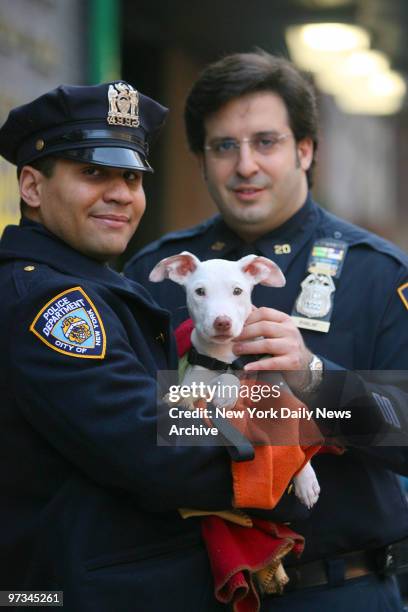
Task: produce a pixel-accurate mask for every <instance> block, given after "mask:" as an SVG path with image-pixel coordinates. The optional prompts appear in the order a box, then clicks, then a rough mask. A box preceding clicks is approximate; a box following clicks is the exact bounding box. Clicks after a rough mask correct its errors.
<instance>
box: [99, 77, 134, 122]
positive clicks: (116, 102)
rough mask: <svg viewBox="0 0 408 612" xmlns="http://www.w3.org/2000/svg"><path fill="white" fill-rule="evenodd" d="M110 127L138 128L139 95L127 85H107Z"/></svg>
mask: <svg viewBox="0 0 408 612" xmlns="http://www.w3.org/2000/svg"><path fill="white" fill-rule="evenodd" d="M108 100H109V113H108V116H107V120H108V123H109V124H110V125H127V126H129V127H138V126H139V123H140V122H139V94H138V92H137V91H136V90H135V89H133V87H132V86H131V85H128V84H127V83H115V84H114V85H109V90H108Z"/></svg>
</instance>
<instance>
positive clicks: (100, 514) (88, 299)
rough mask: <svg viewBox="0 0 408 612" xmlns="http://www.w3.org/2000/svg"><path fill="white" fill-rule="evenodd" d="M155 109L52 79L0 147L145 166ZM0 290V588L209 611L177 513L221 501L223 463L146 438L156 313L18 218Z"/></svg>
mask: <svg viewBox="0 0 408 612" xmlns="http://www.w3.org/2000/svg"><path fill="white" fill-rule="evenodd" d="M164 114H165V109H164V108H163V107H161V106H160V105H159V104H157V103H156V102H154V101H153V100H150V99H149V98H147V97H145V96H142V94H138V93H137V92H136V91H135V90H134V89H133V88H132V87H131V86H130V85H128V84H126V83H123V82H115V83H110V84H103V85H98V86H94V87H70V86H68V87H67V86H61V87H59V88H57V89H56V90H53V91H52V92H49V93H48V94H45V95H44V96H41V97H40V98H38V99H37V100H35V101H34V102H32V103H29V104H27V105H25V106H23V107H20V108H18V109H15V110H14V111H12V113H11V114H10V117H9V119H8V121H7V122H6V124H5V125H4V126H3V128H2V129H1V130H0V152H1V153H2V154H3V155H4V156H5V157H6V158H7V159H9V161H11V162H13V163H16V164H17V165H18V166H23V165H25V164H27V163H29V162H34V161H36V160H37V159H39V158H40V157H42V156H45V155H48V154H50V153H52V154H53V155H56V156H57V157H64V158H65V157H66V158H68V159H74V160H75V159H77V160H80V161H86V162H90V163H92V164H101V165H107V166H112V167H119V168H131V169H135V170H140V171H149V170H150V166H149V165H148V161H147V147H148V139H149V138H150V137H151V135H152V134H153V133H154V132H155V131H156V130H157V129H158V128H159V126H160V124H161V123H162V121H163V118H164ZM0 286H1V288H2V290H1V302H0V355H1V357H0V359H1V367H0V389H1V398H2V402H1V409H0V438H1V442H0V449H1V451H0V456H1V461H0V487H1V491H2V503H1V504H0V525H1V532H0V533H1V535H0V567H1V571H0V590H2V591H4V590H7V591H23V590H34V591H37V592H38V591H44V590H45V591H59V590H63V591H64V610H66V611H67V612H112V610H120V612H134V611H135V610H143V611H147V610H157V611H158V610H163V609H171V610H177V611H181V610H186V611H190V610H191V606H192V605H194V609H196V610H202V611H203V612H204V611H207V610H214V611H216V610H218V609H219V606H218V604H217V603H216V602H215V600H214V597H213V592H212V581H211V576H210V570H209V564H208V560H207V555H206V552H205V550H204V546H203V544H202V541H201V536H200V525H199V522H197V521H196V520H195V519H191V520H187V521H183V520H182V519H181V518H180V516H179V514H178V512H177V508H178V507H180V506H186V507H196V508H220V507H228V505H229V504H230V499H231V495H232V485H231V476H230V465H229V459H228V455H227V453H226V452H225V451H224V449H222V448H218V449H214V448H188V447H184V448H183V447H170V446H159V445H158V444H157V440H156V422H157V418H156V417H157V405H158V402H157V396H156V394H157V383H156V375H157V372H158V370H167V369H170V368H175V369H176V368H177V357H176V353H175V348H174V346H173V340H172V334H171V330H170V326H169V317H168V313H167V312H166V311H164V310H163V309H162V308H160V307H158V306H157V305H155V304H154V303H153V302H152V300H151V298H150V296H149V295H148V293H147V291H146V290H144V289H143V288H142V287H141V286H140V285H138V284H137V283H134V282H132V281H130V280H128V279H126V278H124V277H122V276H121V275H119V274H118V273H116V272H114V271H113V270H112V269H110V268H109V267H108V266H107V265H105V264H104V263H100V262H98V261H96V260H94V259H91V258H89V257H87V256H85V255H84V254H82V253H80V252H78V251H76V250H74V249H72V248H71V247H70V246H69V245H68V244H66V243H64V242H63V241H61V240H60V239H59V238H57V237H56V236H55V235H53V234H52V233H50V232H49V231H48V230H47V229H46V228H45V227H44V226H43V225H41V224H39V223H37V222H34V221H30V220H27V219H23V220H22V222H21V224H20V225H19V226H9V227H8V228H6V230H5V232H4V234H3V237H2V239H1V241H0ZM191 602H194V603H193V604H192V603H191ZM37 607H38V608H39V609H45V608H44V607H43V606H41V605H38V604H37ZM47 609H48V608H47Z"/></svg>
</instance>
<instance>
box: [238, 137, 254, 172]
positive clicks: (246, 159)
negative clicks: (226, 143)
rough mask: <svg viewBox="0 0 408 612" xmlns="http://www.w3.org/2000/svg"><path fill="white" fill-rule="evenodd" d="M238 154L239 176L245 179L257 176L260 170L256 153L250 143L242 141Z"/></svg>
mask: <svg viewBox="0 0 408 612" xmlns="http://www.w3.org/2000/svg"><path fill="white" fill-rule="evenodd" d="M237 153H238V158H237V165H236V172H237V174H239V175H240V176H243V177H249V176H252V175H253V174H256V173H257V172H258V169H259V168H258V163H257V159H256V153H255V151H254V150H253V149H252V147H251V144H250V143H249V142H246V141H242V142H241V144H240V147H239V150H238V152H237Z"/></svg>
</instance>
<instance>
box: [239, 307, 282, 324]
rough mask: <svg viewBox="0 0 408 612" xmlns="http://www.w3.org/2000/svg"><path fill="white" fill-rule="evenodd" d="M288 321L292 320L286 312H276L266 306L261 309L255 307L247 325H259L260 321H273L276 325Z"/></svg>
mask: <svg viewBox="0 0 408 612" xmlns="http://www.w3.org/2000/svg"><path fill="white" fill-rule="evenodd" d="M287 320H290V321H291V320H292V319H291V317H290V316H289V315H288V314H286V312H282V311H281V310H276V309H275V308H267V307H266V306H261V307H260V308H255V307H253V309H252V312H251V314H250V315H249V317H248V318H247V320H246V322H245V324H246V325H248V324H250V323H257V322H258V321H272V322H274V323H283V322H285V321H287Z"/></svg>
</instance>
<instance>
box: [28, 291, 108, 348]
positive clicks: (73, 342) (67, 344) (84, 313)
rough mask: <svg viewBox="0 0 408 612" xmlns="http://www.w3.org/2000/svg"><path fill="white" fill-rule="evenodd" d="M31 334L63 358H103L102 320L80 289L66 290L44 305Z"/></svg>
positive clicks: (31, 328)
mask: <svg viewBox="0 0 408 612" xmlns="http://www.w3.org/2000/svg"><path fill="white" fill-rule="evenodd" d="M30 331H32V332H33V333H34V334H35V335H36V336H37V337H38V338H39V339H40V340H41V341H42V342H44V344H46V345H47V346H49V347H50V348H52V349H54V351H58V352H59V353H63V354H64V355H71V357H82V358H83V359H103V358H104V357H105V351H106V334H105V329H104V327H103V323H102V320H101V318H100V316H99V313H98V311H97V310H96V308H95V306H94V304H93V303H92V301H91V299H90V298H89V297H88V296H87V295H86V293H85V291H84V290H83V289H82V288H81V287H73V288H72V289H67V290H66V291H63V292H62V293H59V294H58V295H56V296H55V297H54V298H52V300H50V301H49V302H47V304H46V305H45V306H44V307H43V308H42V309H41V310H40V312H39V313H38V315H37V316H36V317H35V319H34V321H33V322H32V324H31V326H30Z"/></svg>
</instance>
